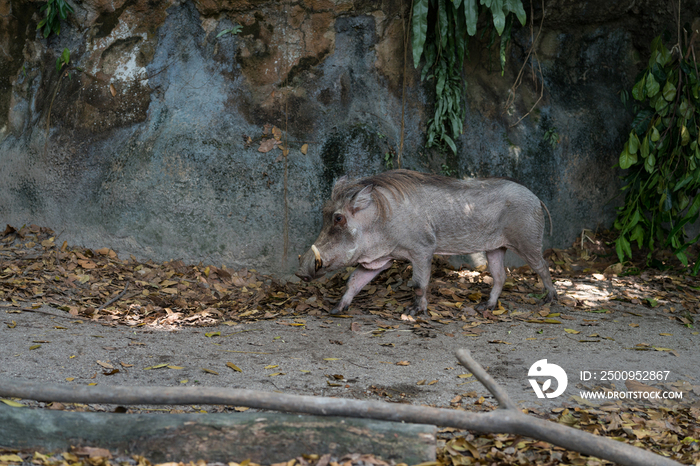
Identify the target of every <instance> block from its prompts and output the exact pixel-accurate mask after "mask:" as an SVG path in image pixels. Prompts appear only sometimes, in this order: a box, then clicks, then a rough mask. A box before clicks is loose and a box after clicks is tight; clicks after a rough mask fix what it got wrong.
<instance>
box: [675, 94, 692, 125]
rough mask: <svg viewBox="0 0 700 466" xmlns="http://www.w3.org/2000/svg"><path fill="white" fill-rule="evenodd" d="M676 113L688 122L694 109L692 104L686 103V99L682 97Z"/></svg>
mask: <svg viewBox="0 0 700 466" xmlns="http://www.w3.org/2000/svg"><path fill="white" fill-rule="evenodd" d="M678 112H679V113H680V115H681V116H682V117H683V118H684V119H686V120H690V119H691V118H692V116H693V113H695V107H693V104H692V103H690V102H688V99H686V98H685V96H684V97H683V99H681V104H680V105H679V106H678Z"/></svg>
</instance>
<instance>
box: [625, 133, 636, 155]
mask: <svg viewBox="0 0 700 466" xmlns="http://www.w3.org/2000/svg"><path fill="white" fill-rule="evenodd" d="M638 148H639V138H638V137H637V135H636V134H634V131H632V132H630V139H629V144H628V146H627V150H628V151H629V153H630V154H636V153H637V149H638Z"/></svg>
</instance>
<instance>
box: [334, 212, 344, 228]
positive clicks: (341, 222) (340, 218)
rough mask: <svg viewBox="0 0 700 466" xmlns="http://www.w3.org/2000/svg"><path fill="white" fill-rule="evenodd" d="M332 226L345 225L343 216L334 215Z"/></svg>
mask: <svg viewBox="0 0 700 466" xmlns="http://www.w3.org/2000/svg"><path fill="white" fill-rule="evenodd" d="M333 225H340V226H342V225H345V215H343V214H335V215H333Z"/></svg>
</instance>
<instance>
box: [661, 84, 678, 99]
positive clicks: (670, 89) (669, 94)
mask: <svg viewBox="0 0 700 466" xmlns="http://www.w3.org/2000/svg"><path fill="white" fill-rule="evenodd" d="M661 93H662V94H663V96H664V99H666V100H667V101H669V102H671V101H672V100H673V99H674V98H675V97H676V86H674V85H673V83H672V82H671V81H670V80H669V81H666V85H665V86H664V90H663V91H661Z"/></svg>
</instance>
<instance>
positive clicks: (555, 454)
mask: <svg viewBox="0 0 700 466" xmlns="http://www.w3.org/2000/svg"><path fill="white" fill-rule="evenodd" d="M274 136H276V135H273V139H275V140H278V139H276V138H275V137H274ZM57 238H58V237H57V236H56V235H55V233H54V232H53V231H52V230H50V229H48V228H45V227H39V226H36V225H31V226H23V227H22V228H19V229H17V228H14V227H11V226H9V225H8V226H7V228H6V229H5V231H4V232H3V233H0V259H1V260H2V262H1V264H2V266H1V267H0V300H2V301H3V302H4V303H6V304H3V305H2V308H3V309H4V310H5V311H6V312H8V313H12V312H24V311H31V312H36V311H38V308H39V307H41V306H50V307H52V308H54V309H55V314H54V315H59V316H66V317H67V318H70V319H72V320H73V321H74V322H80V321H83V320H84V321H92V322H96V323H99V324H102V325H109V326H114V325H125V326H130V327H133V326H163V327H181V326H213V325H218V324H228V325H235V324H238V323H243V322H254V321H259V320H262V319H277V320H280V323H281V324H283V325H290V326H299V327H302V328H303V326H304V323H305V322H304V321H303V320H300V319H301V318H302V317H303V316H305V315H310V316H319V317H321V316H323V317H325V316H327V315H328V312H329V310H330V309H332V307H333V306H334V304H335V303H336V302H337V301H338V300H339V299H340V297H341V296H342V293H343V291H344V287H345V281H346V280H347V278H348V276H349V275H350V273H351V272H352V270H353V269H352V268H347V269H345V270H344V271H341V272H340V273H337V274H336V275H334V276H332V277H330V278H328V279H325V280H321V281H317V282H311V283H292V282H284V281H281V280H278V279H276V278H274V277H271V276H267V275H263V274H260V273H258V272H257V271H255V270H252V269H251V270H249V269H245V268H243V269H240V270H230V269H227V268H226V267H225V266H222V267H216V266H214V265H204V264H197V265H191V264H185V263H183V262H182V261H179V260H174V261H169V262H163V263H157V262H154V261H139V260H137V259H136V258H134V257H133V256H131V257H129V258H127V259H123V258H120V257H119V255H118V254H117V252H116V251H113V250H111V249H109V248H101V249H95V250H93V249H88V248H83V247H75V246H69V245H68V244H67V243H66V242H65V241H64V242H62V243H61V242H60V241H59V240H58V239H57ZM584 240H585V241H584ZM607 240H608V241H609V240H610V238H607ZM664 254H665V256H664ZM545 257H546V258H547V259H548V260H549V262H550V265H551V267H552V272H553V276H554V277H555V278H556V286H557V289H558V291H559V293H560V299H559V302H558V304H557V305H556V306H557V312H552V307H551V306H549V305H545V306H540V305H538V304H537V303H538V301H539V299H540V298H541V295H540V293H541V287H540V285H539V283H538V279H537V276H536V274H535V273H534V272H533V271H531V270H530V269H529V267H527V266H524V267H520V268H516V269H514V270H509V274H508V279H507V281H506V285H505V287H504V290H503V293H502V294H501V301H500V302H499V306H498V308H497V309H495V310H492V311H487V312H484V313H478V312H476V311H475V310H474V306H475V305H476V304H477V303H479V302H480V301H481V299H482V297H485V296H488V293H489V291H490V285H491V283H492V280H491V277H490V276H489V275H488V274H487V273H486V272H485V268H484V267H481V268H476V269H473V268H463V269H459V270H456V269H455V268H453V267H452V266H450V265H449V263H447V262H446V261H444V260H442V259H440V258H436V260H435V261H434V264H433V276H432V280H431V284H430V291H429V292H430V297H431V298H430V304H429V307H428V311H429V317H425V316H416V317H413V318H412V317H410V316H406V315H405V314H404V311H405V309H406V307H407V306H408V305H409V304H410V302H411V300H412V297H413V290H412V287H411V286H410V283H409V282H410V279H411V269H410V266H408V267H407V266H406V265H405V264H395V265H394V266H393V267H391V268H390V269H388V270H387V271H385V272H383V273H382V274H380V275H379V276H378V277H377V278H376V279H375V280H374V281H373V282H372V283H371V284H370V285H368V286H366V287H365V288H364V289H363V291H362V292H361V293H360V294H358V296H357V297H356V298H355V300H354V301H353V305H352V306H351V308H350V310H349V312H348V314H350V315H348V316H334V317H337V318H342V317H351V316H352V315H355V314H361V313H362V312H361V311H360V310H359V309H362V310H363V311H364V313H369V314H372V315H375V316H377V317H378V318H381V319H383V321H378V324H377V328H376V329H375V330H369V331H368V333H372V335H375V336H381V335H382V334H383V333H385V332H387V331H398V329H399V328H400V327H401V326H409V328H410V329H411V330H412V331H413V332H414V333H416V334H417V335H420V336H423V337H431V336H435V332H437V331H439V327H440V324H445V323H450V322H461V323H463V327H462V329H463V331H464V335H473V336H478V335H479V334H480V333H481V329H480V328H479V327H480V326H481V325H489V324H495V323H499V322H514V321H521V322H531V323H537V324H554V325H558V324H562V323H564V322H563V321H562V320H571V319H572V318H571V316H569V315H567V313H570V312H574V311H576V312H589V313H591V314H590V315H591V317H592V318H591V319H584V322H583V323H581V326H582V327H584V328H585V327H586V326H596V325H598V322H597V318H596V316H598V315H604V314H612V313H616V312H620V313H627V314H631V315H635V316H640V314H639V312H644V311H640V309H645V310H646V311H648V312H650V313H656V314H657V315H662V316H665V317H667V318H668V320H669V321H673V322H675V323H676V324H678V325H682V326H686V327H690V328H691V329H693V325H694V323H695V320H696V318H697V314H698V310H699V308H700V304H699V301H700V299H699V298H698V291H699V290H700V280H699V279H698V278H697V277H693V276H691V275H690V274H689V273H688V272H687V270H688V269H687V268H683V267H682V266H681V265H680V263H678V261H677V260H675V261H674V257H673V256H672V255H670V254H667V253H663V252H662V253H661V255H660V256H659V257H660V258H659V257H657V259H656V260H657V263H661V264H662V266H663V267H662V268H663V270H659V269H644V267H642V264H641V261H638V262H636V263H635V262H629V263H625V264H619V263H617V261H616V257H615V253H614V249H613V248H611V247H610V246H608V245H607V243H606V237H605V234H602V235H598V237H596V235H593V234H592V232H590V231H588V230H587V231H585V234H582V239H581V241H580V242H579V240H578V239H577V241H576V242H575V243H574V245H573V247H571V248H569V249H567V250H560V249H550V250H548V251H546V252H545ZM513 304H518V306H517V309H515V306H513ZM630 309H634V310H635V311H638V312H634V311H632V310H630ZM284 319H287V320H286V321H285V320H284ZM289 319H292V321H289ZM5 324H6V325H7V328H8V329H12V328H14V326H15V325H16V324H15V322H14V321H8V322H5ZM57 328H60V327H58V326H57ZM352 330H353V331H360V330H361V328H360V326H359V324H358V325H355V323H353V328H352ZM561 330H562V333H563V334H565V335H568V336H569V337H570V338H578V337H577V335H578V334H579V333H581V332H580V330H576V329H571V328H568V327H566V328H565V327H563V326H562V328H561ZM585 333H588V332H585ZM692 333H693V334H697V332H695V331H693V332H692ZM661 335H662V336H665V335H667V333H666V332H664V333H663V334H661ZM225 336H227V335H226V334H221V333H220V332H213V333H211V334H207V337H209V338H213V337H225ZM586 338H595V339H594V340H589V339H581V340H580V341H581V342H582V343H586V342H598V341H600V339H601V337H600V335H598V334H596V333H593V334H591V335H587V337H586ZM42 343H43V342H42ZM492 343H501V344H511V343H510V342H504V341H500V340H499V341H493V342H492ZM45 344H50V342H45ZM633 349H637V350H651V351H654V350H655V351H668V352H671V353H673V351H674V350H673V349H672V348H661V347H654V346H651V345H647V344H644V343H640V344H639V345H637V347H635V348H633ZM327 359H328V360H337V359H338V358H327ZM96 363H97V364H98V365H99V366H102V367H103V368H104V369H109V368H110V366H111V367H112V369H114V367H113V366H112V364H111V363H109V362H104V361H97V362H96ZM389 363H390V364H398V365H405V364H408V363H409V361H399V362H397V361H394V362H389ZM227 366H228V368H229V369H231V370H233V371H236V372H242V370H241V369H240V368H239V367H238V366H236V365H235V364H233V363H231V362H229V363H227ZM166 368H167V369H171V370H172V369H175V370H177V369H180V367H179V366H170V365H162V366H161V365H157V366H152V367H149V368H146V369H166ZM115 370H116V369H115ZM201 370H202V371H203V372H204V373H208V374H211V375H217V374H218V373H217V372H216V371H213V370H210V369H208V368H201ZM282 374H283V373H281V372H277V373H271V374H269V375H270V376H273V377H274V376H276V375H282ZM463 376H467V375H466V374H464V375H463ZM434 382H436V381H432V382H430V383H427V382H426V381H423V380H422V381H418V382H417V384H418V385H424V384H432V383H434ZM328 383H329V384H331V382H330V381H329V382H328ZM682 384H683V382H676V383H675V385H676V386H675V387H674V388H675V389H676V390H686V391H690V390H694V389H695V388H696V387H688V386H681V385H682ZM686 384H687V382H686ZM598 388H599V389H603V390H605V389H606V387H598ZM633 388H635V389H644V390H658V389H659V388H658V387H650V386H646V387H633ZM368 391H369V392H373V393H374V394H375V395H376V396H379V397H380V398H383V399H388V400H391V401H401V400H402V399H404V398H405V397H406V394H405V393H394V392H392V391H391V389H388V388H386V389H385V388H382V387H375V386H370V387H369V389H368ZM470 395H473V396H474V397H475V396H476V395H475V394H474V393H472V392H470V393H466V394H463V395H460V396H459V397H455V398H454V399H453V403H451V406H452V407H453V409H467V408H468V409H469V410H470V411H478V410H491V409H495V407H494V406H491V405H490V404H489V403H488V402H487V401H485V400H484V399H483V397H481V398H480V399H478V400H476V401H474V402H473V403H471V404H469V405H465V403H466V402H468V400H469V399H470ZM2 401H3V402H5V403H8V404H13V403H16V402H14V401H12V400H2ZM578 401H579V402H580V405H581V406H584V407H585V409H584V408H579V407H576V408H556V409H557V410H558V411H557V412H554V411H552V413H544V412H537V411H532V410H531V413H530V414H533V415H535V416H537V417H541V418H543V419H550V420H552V421H554V422H562V423H566V424H567V425H571V426H573V427H575V428H578V429H582V430H586V431H588V432H592V433H594V434H597V435H605V436H608V437H612V438H615V439H617V440H621V441H625V442H628V443H631V444H633V445H637V446H640V447H643V448H645V449H648V450H651V451H656V452H658V453H661V454H664V455H667V456H672V457H673V458H674V459H676V460H678V461H680V462H682V463H685V464H695V463H697V462H698V461H700V425H699V424H698V419H699V418H700V407H698V406H697V405H681V404H678V403H676V404H674V405H673V406H672V407H671V406H670V405H669V406H667V405H665V404H663V403H661V404H656V405H651V406H649V405H643V404H639V405H633V406H629V405H628V404H626V405H625V406H624V407H623V406H622V405H621V403H619V402H616V403H608V404H603V405H593V404H591V403H589V402H587V401H586V400H578ZM16 404H21V403H16ZM54 405H57V406H58V407H60V408H61V409H76V410H86V409H88V408H87V407H85V405H80V404H68V405H62V404H60V403H54ZM81 406H82V407H81ZM234 409H236V410H243V409H245V408H243V407H239V408H234ZM438 444H439V445H438V446H439V448H438V461H437V462H436V463H434V464H435V465H455V466H461V465H465V464H484V461H486V462H488V463H489V464H490V463H492V462H497V463H498V464H581V465H594V464H611V463H609V462H606V461H602V460H597V459H594V458H588V457H585V456H583V455H580V454H578V453H576V452H570V451H566V450H564V449H561V448H559V447H555V446H552V445H550V444H547V443H546V442H541V441H536V440H532V439H526V438H521V437H517V436H511V435H507V434H486V435H479V436H474V435H472V434H470V433H467V432H458V431H456V430H455V429H449V428H448V429H443V430H441V431H440V435H439V440H438ZM36 455H41V454H39V453H37V454H36ZM36 455H35V456H32V455H31V454H28V453H25V452H19V451H15V450H8V449H6V448H5V449H3V448H0V465H3V466H4V465H5V464H17V463H20V462H22V463H29V462H32V463H34V464H44V465H47V466H50V465H54V464H56V465H58V464H60V465H62V466H73V465H77V464H78V463H82V464H85V462H87V463H89V464H92V465H93V466H109V465H110V464H111V463H110V461H112V460H111V459H110V458H108V457H107V456H103V457H100V456H89V455H88V456H87V458H86V457H85V456H84V455H79V454H78V453H70V452H64V453H63V454H59V455H55V456H36ZM18 458H19V459H20V460H21V461H19V460H18ZM74 459H75V461H74ZM201 463H202V464H201V465H200V464H199V463H197V466H204V465H205V464H206V463H204V462H201ZM244 463H246V464H247V466H254V463H252V462H250V461H247V462H246V461H245V460H244V461H241V462H240V463H235V462H233V460H232V462H231V463H229V464H230V465H231V466H234V465H237V464H240V465H242V464H244ZM334 463H336V464H343V465H344V466H345V465H346V464H349V465H355V464H380V465H382V464H389V463H385V462H383V461H382V460H380V459H377V458H375V457H373V456H371V455H364V456H360V455H356V456H354V457H347V458H332V457H328V455H324V456H319V455H307V456H305V457H299V458H296V459H290V461H289V462H287V463H286V464H287V465H290V464H296V465H300V466H306V465H309V466H315V465H321V466H327V465H328V464H331V465H333V464H334ZM115 464H132V465H134V466H150V465H151V463H150V462H149V461H148V459H146V458H143V457H138V456H134V457H130V458H122V459H121V460H120V462H119V463H115ZM174 464H175V463H174ZM180 464H182V463H180ZM190 465H194V463H190ZM183 466H184V465H183Z"/></svg>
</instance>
